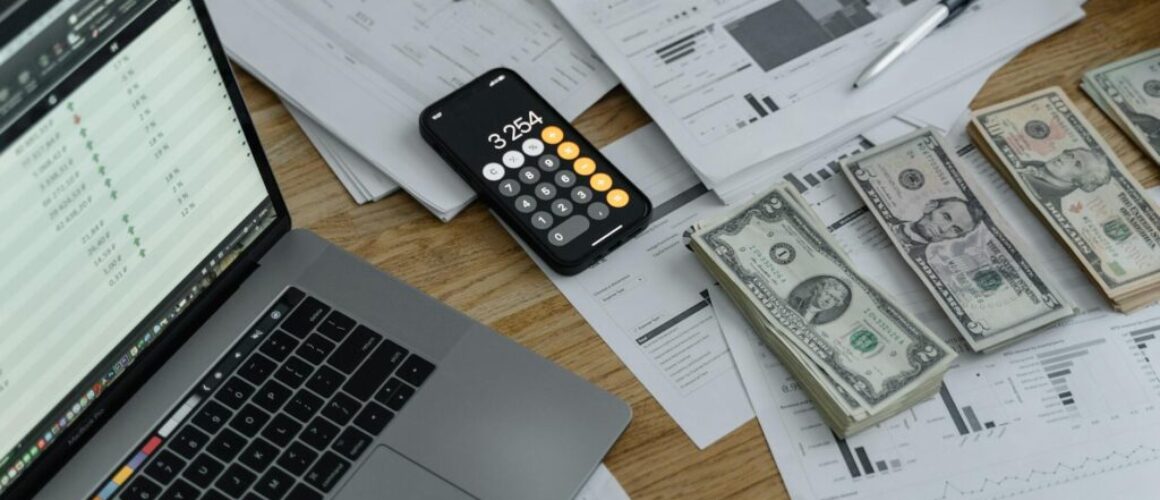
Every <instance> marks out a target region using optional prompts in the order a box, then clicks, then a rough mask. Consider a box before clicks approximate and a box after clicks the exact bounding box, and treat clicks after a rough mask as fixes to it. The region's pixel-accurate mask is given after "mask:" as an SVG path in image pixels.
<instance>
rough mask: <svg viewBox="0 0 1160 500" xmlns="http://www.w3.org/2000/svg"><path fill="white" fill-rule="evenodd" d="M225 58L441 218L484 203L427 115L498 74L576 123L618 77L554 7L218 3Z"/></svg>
mask: <svg viewBox="0 0 1160 500" xmlns="http://www.w3.org/2000/svg"><path fill="white" fill-rule="evenodd" d="M208 5H209V7H210V12H211V13H212V14H213V17H214V21H215V25H216V26H217V28H218V30H219V32H220V35H221V37H222V40H223V41H224V42H225V46H226V50H227V51H228V52H229V53H230V56H231V57H233V58H234V59H235V60H236V61H237V62H238V63H239V64H240V65H242V66H243V67H245V68H246V69H247V70H249V71H250V72H251V73H253V74H254V76H255V77H257V78H259V79H261V80H262V81H263V82H265V83H266V84H267V85H268V86H269V87H271V88H272V89H273V90H274V91H275V92H277V93H278V94H279V95H281V96H282V97H283V99H284V100H286V101H287V102H289V103H291V104H293V105H294V106H296V107H298V108H299V109H301V110H302V111H303V112H305V113H306V114H307V115H308V116H309V117H310V118H312V119H313V120H314V121H316V122H317V123H318V124H319V125H321V126H322V127H324V128H326V129H327V130H328V131H330V132H331V133H332V134H334V135H335V136H336V137H338V138H339V139H341V140H342V141H343V142H344V143H346V144H347V145H349V146H350V148H351V149H353V150H354V151H356V152H358V154H360V155H362V156H363V157H364V158H366V159H367V160H368V161H370V162H371V163H372V164H373V165H374V166H375V167H377V168H379V169H380V170H382V171H383V172H384V173H386V174H387V175H388V176H389V177H390V178H391V179H393V180H394V181H396V182H398V183H399V184H400V185H401V186H402V187H403V189H405V190H406V191H407V192H408V193H410V194H411V195H412V196H414V197H415V198H416V199H417V200H419V201H420V202H421V203H423V204H424V205H426V206H428V207H430V208H431V209H432V212H434V213H435V214H436V215H437V216H439V217H440V218H442V219H444V220H447V219H450V218H451V217H454V216H455V215H456V214H457V213H458V212H459V211H460V210H462V209H463V208H464V207H466V206H467V204H468V203H469V202H470V201H471V200H472V198H473V196H474V194H473V192H472V191H471V190H470V189H469V188H468V187H467V185H466V184H465V183H464V182H463V181H462V180H461V179H459V177H458V176H457V175H456V174H455V173H454V172H453V171H452V170H451V168H450V167H448V166H447V165H446V164H444V162H443V160H441V159H440V158H439V157H438V156H437V155H436V154H435V153H434V152H433V151H431V149H430V148H429V147H428V146H427V144H426V143H425V142H424V141H423V139H422V138H421V137H420V136H419V130H418V120H419V112H420V111H421V110H422V109H423V108H424V107H426V106H427V105H428V104H430V103H432V102H434V101H435V100H437V99H439V98H440V97H443V96H444V95H446V94H448V93H450V92H451V91H453V90H455V89H456V88H458V87H459V86H460V85H462V84H464V83H467V82H469V81H471V80H472V79H473V78H474V77H475V76H476V75H478V74H481V73H483V72H485V71H487V70H489V69H492V68H494V67H497V66H507V67H509V68H512V69H514V70H516V71H517V72H519V73H520V74H521V75H522V76H523V77H524V78H525V79H527V80H528V81H529V82H530V83H531V84H532V86H533V87H535V88H536V89H537V90H538V91H539V92H540V93H541V94H543V95H544V98H545V99H547V100H548V102H550V103H551V104H552V105H553V106H554V107H556V108H557V109H558V110H559V111H560V112H561V113H562V114H563V115H564V116H565V117H566V118H568V119H572V118H575V117H576V116H577V115H579V114H580V113H581V112H582V111H584V110H585V109H586V108H588V107H589V106H591V105H592V104H593V103H595V102H596V101H597V100H598V99H599V98H600V97H601V96H603V95H604V94H605V93H607V92H608V91H609V90H611V89H612V87H613V86H615V85H616V79H615V78H614V77H613V76H612V74H611V73H610V72H609V71H608V69H607V68H606V67H605V66H604V65H603V64H602V63H601V62H600V61H599V60H597V59H596V57H595V56H594V55H593V54H592V53H591V50H590V49H588V47H587V46H586V45H585V44H584V42H583V41H582V40H581V39H580V38H579V37H578V36H577V35H576V34H575V32H573V31H572V30H571V28H570V27H569V26H568V25H567V23H565V22H564V20H563V19H562V18H561V17H560V15H559V14H558V13H557V12H556V11H555V10H554V9H553V8H552V6H551V5H549V4H548V3H547V1H546V0H516V1H510V2H500V1H495V0H462V1H457V0H404V1H392V2H365V1H361V0H326V1H318V0H284V1H279V0H250V1H244V2H239V1H236V0H209V2H208Z"/></svg>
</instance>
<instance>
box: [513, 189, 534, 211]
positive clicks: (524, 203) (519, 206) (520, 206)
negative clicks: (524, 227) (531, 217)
mask: <svg viewBox="0 0 1160 500" xmlns="http://www.w3.org/2000/svg"><path fill="white" fill-rule="evenodd" d="M535 209H536V199H535V198H532V197H531V196H528V195H526V194H525V195H523V196H521V197H519V198H516V210H518V211H519V212H520V213H522V214H530V213H532V210H535Z"/></svg>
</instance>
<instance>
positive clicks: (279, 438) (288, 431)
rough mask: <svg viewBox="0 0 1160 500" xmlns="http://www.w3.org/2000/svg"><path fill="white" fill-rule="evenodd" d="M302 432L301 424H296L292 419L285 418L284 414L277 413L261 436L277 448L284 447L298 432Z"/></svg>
mask: <svg viewBox="0 0 1160 500" xmlns="http://www.w3.org/2000/svg"><path fill="white" fill-rule="evenodd" d="M300 430H302V424H300V423H298V422H296V421H295V420H294V419H292V418H290V417H287V416H286V415H285V414H282V413H279V414H278V416H276V417H274V420H272V421H270V425H267V426H266V429H265V430H263V431H262V436H264V437H265V438H266V439H269V440H270V441H272V442H273V443H274V444H276V445H278V446H286V445H288V444H290V440H291V439H294V436H297V435H298V431H300Z"/></svg>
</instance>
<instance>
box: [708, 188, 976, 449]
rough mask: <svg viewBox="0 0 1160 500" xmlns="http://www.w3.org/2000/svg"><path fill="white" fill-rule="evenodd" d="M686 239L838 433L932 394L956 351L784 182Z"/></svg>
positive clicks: (871, 422)
mask: <svg viewBox="0 0 1160 500" xmlns="http://www.w3.org/2000/svg"><path fill="white" fill-rule="evenodd" d="M690 246H691V248H692V249H693V251H694V253H696V255H697V258H698V259H699V260H700V261H701V263H702V264H703V265H704V266H705V268H706V269H708V270H709V272H710V273H711V274H712V275H713V276H714V277H715V278H716V279H717V281H718V283H720V284H721V287H722V288H723V289H724V290H725V292H726V293H728V295H729V297H730V298H731V299H732V300H733V301H734V302H735V303H736V304H737V305H738V307H739V309H741V311H742V312H743V313H744V314H745V317H746V319H747V320H748V321H749V323H750V324H751V325H752V326H753V328H754V330H755V331H756V332H757V334H758V335H759V336H760V337H761V339H762V340H763V341H764V343H765V344H766V345H767V346H768V347H769V348H770V350H772V351H773V353H774V354H776V355H777V357H778V358H779V359H780V360H781V361H782V363H783V364H784V365H785V366H786V368H788V369H789V370H790V371H791V372H792V373H793V374H794V376H795V377H796V378H797V379H798V381H800V382H801V385H802V386H803V388H805V390H806V392H807V393H808V394H809V395H810V397H811V398H812V399H813V401H814V403H815V406H816V407H817V408H818V410H819V411H820V413H821V414H822V416H823V418H824V419H825V421H826V423H827V424H828V425H829V426H830V427H831V428H832V429H833V430H834V432H835V433H836V434H838V435H840V436H848V435H850V434H853V433H856V432H858V431H860V430H862V429H865V428H867V427H869V426H872V425H874V424H876V423H878V422H881V421H882V420H884V419H886V418H888V417H890V416H892V415H895V414H897V413H898V412H900V411H903V410H905V409H906V408H909V407H910V406H913V405H914V404H916V403H919V402H921V401H923V400H925V399H926V398H928V397H929V396H931V395H932V394H933V393H934V392H935V391H937V390H938V388H939V385H940V384H941V383H942V378H943V374H944V373H945V372H946V370H947V368H948V367H949V366H950V364H951V362H952V360H954V359H955V353H954V351H952V350H951V348H950V347H948V346H947V345H946V344H945V343H943V342H942V340H940V339H939V338H938V337H937V336H936V335H934V334H933V333H931V332H930V331H928V330H927V329H926V327H924V326H923V325H922V324H921V323H919V322H918V320H916V319H914V317H912V316H911V315H910V314H909V313H907V312H906V311H905V310H903V309H902V308H901V307H899V306H898V304H897V303H896V302H895V301H894V300H893V299H892V298H891V297H889V296H887V295H886V293H884V292H883V291H882V290H880V289H879V288H878V287H876V286H875V285H874V284H873V283H870V282H869V281H868V280H867V279H865V278H864V277H863V276H861V275H860V274H859V273H858V272H857V271H856V270H855V269H854V267H853V266H852V264H851V262H850V259H849V258H848V257H847V256H846V255H845V252H843V251H842V249H841V247H839V245H838V244H837V243H836V242H835V241H834V240H832V239H831V237H830V234H829V232H828V231H827V230H826V228H825V225H824V224H823V223H822V221H821V220H820V219H819V218H818V216H817V215H816V214H814V213H813V211H812V210H810V209H809V208H808V206H807V205H806V203H805V202H804V201H803V200H802V199H801V198H800V197H799V196H798V194H797V192H796V191H794V190H793V189H792V188H789V187H788V186H786V185H784V184H783V185H779V186H777V187H775V188H774V189H773V190H772V191H770V192H769V193H767V194H765V195H763V196H758V197H756V198H754V199H753V200H751V201H750V202H748V203H747V204H746V205H745V206H742V207H741V208H740V209H739V210H737V211H735V212H733V213H731V214H729V215H727V216H725V217H723V218H721V219H718V220H715V221H712V222H702V223H698V224H697V225H696V226H694V228H693V231H692V234H691V240H690Z"/></svg>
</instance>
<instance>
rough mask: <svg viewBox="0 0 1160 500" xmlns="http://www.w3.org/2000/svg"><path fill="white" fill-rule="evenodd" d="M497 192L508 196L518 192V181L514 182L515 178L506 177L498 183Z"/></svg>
mask: <svg viewBox="0 0 1160 500" xmlns="http://www.w3.org/2000/svg"><path fill="white" fill-rule="evenodd" d="M499 194H502V195H504V196H507V197H508V198H511V197H512V196H515V195H517V194H520V183H518V182H516V181H515V179H507V180H505V181H503V182H501V183H499Z"/></svg>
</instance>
